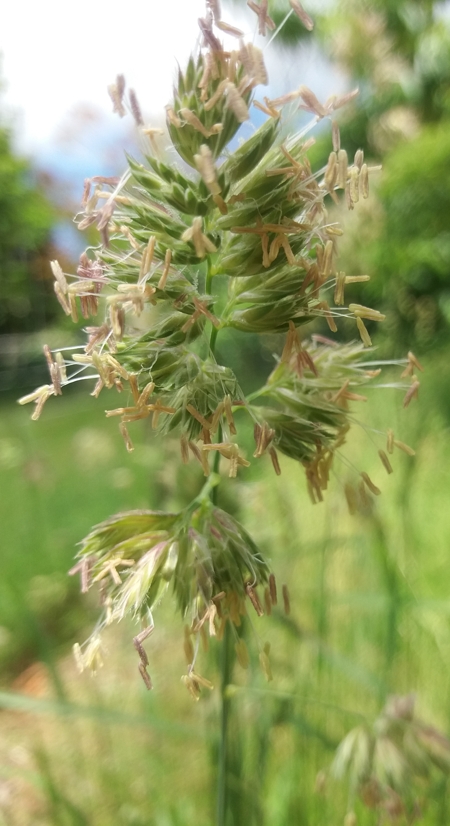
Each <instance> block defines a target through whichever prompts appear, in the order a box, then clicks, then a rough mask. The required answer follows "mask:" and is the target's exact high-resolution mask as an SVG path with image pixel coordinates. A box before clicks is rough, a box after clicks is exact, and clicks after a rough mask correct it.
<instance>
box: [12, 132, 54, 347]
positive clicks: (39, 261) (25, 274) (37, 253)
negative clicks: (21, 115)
mask: <svg viewBox="0 0 450 826" xmlns="http://www.w3.org/2000/svg"><path fill="white" fill-rule="evenodd" d="M53 222H54V214H53V209H52V207H51V205H50V204H49V202H48V200H47V198H46V197H45V194H44V192H43V191H42V190H41V188H40V187H39V185H38V184H37V183H36V176H35V174H34V173H33V169H32V166H31V164H30V162H29V161H28V160H25V159H23V158H18V157H16V156H15V154H14V152H13V149H12V142H11V134H10V132H9V130H8V129H7V128H5V127H1V126H0V333H18V332H27V331H30V330H33V329H38V328H40V327H43V326H44V325H45V324H46V323H48V322H49V321H50V320H51V317H52V316H53V314H54V313H55V312H57V308H58V305H57V302H56V301H55V300H54V296H53V290H52V282H51V280H50V279H49V277H48V274H49V265H48V259H49V258H50V257H51V242H50V230H51V227H52V224H53Z"/></svg>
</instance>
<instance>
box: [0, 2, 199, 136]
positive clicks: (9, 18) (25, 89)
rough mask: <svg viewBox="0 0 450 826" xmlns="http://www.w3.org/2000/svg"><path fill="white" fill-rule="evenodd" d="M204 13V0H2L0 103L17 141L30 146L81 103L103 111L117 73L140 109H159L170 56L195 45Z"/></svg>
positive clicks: (181, 56) (167, 85)
mask: <svg viewBox="0 0 450 826" xmlns="http://www.w3.org/2000/svg"><path fill="white" fill-rule="evenodd" d="M203 13H204V2H203V0H146V2H144V1H143V0H126V2H125V3H119V2H117V0H108V1H107V0H77V2H76V3H63V2H61V0H39V1H38V2H34V0H24V2H23V3H20V2H12V3H5V5H4V7H3V9H2V15H1V34H0V53H1V54H2V58H3V59H2V64H3V65H2V77H3V79H4V81H5V83H6V94H5V95H4V102H5V104H6V106H7V108H9V109H10V110H11V109H12V110H13V115H14V116H15V117H14V125H15V127H16V129H15V131H16V133H17V137H18V144H19V146H20V147H21V148H24V149H26V150H33V149H35V148H37V147H38V146H39V144H42V143H44V142H46V141H48V140H49V139H50V137H51V136H52V135H53V133H54V132H55V129H56V127H57V126H58V124H60V123H61V122H62V121H63V120H64V118H65V116H66V114H67V113H68V112H69V111H70V110H71V109H73V108H74V107H75V106H76V104H77V103H79V102H80V101H82V102H84V103H86V104H90V105H92V106H95V107H99V108H101V109H102V110H104V111H105V112H106V111H107V112H110V111H111V105H110V102H109V98H108V95H107V91H106V88H107V86H108V85H109V84H110V83H113V82H114V79H115V77H116V75H117V74H118V73H123V74H124V75H125V77H126V80H127V85H128V86H129V87H130V86H131V87H134V88H135V89H136V91H137V93H138V97H139V99H140V101H141V105H142V108H143V109H144V111H146V112H148V111H150V112H156V111H158V110H161V109H163V108H164V105H165V103H166V102H167V100H168V98H169V97H170V92H171V86H172V80H173V77H174V71H175V68H176V59H178V60H179V61H180V62H183V61H185V60H186V58H187V56H188V54H189V52H190V50H191V48H192V47H193V45H195V42H196V39H197V37H198V25H197V18H198V17H199V16H200V15H201V14H203ZM2 108H3V105H2Z"/></svg>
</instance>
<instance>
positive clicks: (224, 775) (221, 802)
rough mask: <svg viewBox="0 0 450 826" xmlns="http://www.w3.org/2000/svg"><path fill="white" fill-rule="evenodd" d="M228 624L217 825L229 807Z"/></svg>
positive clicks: (223, 655)
mask: <svg viewBox="0 0 450 826" xmlns="http://www.w3.org/2000/svg"><path fill="white" fill-rule="evenodd" d="M232 643H233V639H232V634H231V629H230V624H229V623H226V625H225V633H224V636H223V641H222V650H221V663H220V664H221V685H220V699H221V708H220V739H219V753H218V758H217V770H218V771H217V809H216V811H217V826H226V823H227V822H228V818H227V813H228V809H229V790H230V783H229V780H230V778H229V774H230V772H229V759H228V755H229V748H228V747H229V740H230V726H229V722H230V714H231V697H230V694H229V691H228V686H229V685H230V683H231V680H232V676H233V666H234V649H233V644H232Z"/></svg>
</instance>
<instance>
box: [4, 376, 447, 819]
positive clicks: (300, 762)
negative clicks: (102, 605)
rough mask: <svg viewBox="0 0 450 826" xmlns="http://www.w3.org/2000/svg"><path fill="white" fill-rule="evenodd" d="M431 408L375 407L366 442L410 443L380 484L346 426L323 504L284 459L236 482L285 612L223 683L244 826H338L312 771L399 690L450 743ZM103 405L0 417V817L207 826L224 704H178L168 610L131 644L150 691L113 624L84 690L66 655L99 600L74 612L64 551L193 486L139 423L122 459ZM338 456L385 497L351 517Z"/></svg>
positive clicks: (73, 402) (179, 656)
mask: <svg viewBox="0 0 450 826" xmlns="http://www.w3.org/2000/svg"><path fill="white" fill-rule="evenodd" d="M431 386H432V385H431V383H430V387H431ZM427 393H428V396H427ZM430 393H431V391H427V387H426V386H425V391H424V394H423V399H421V402H420V406H416V407H411V408H410V409H409V410H408V411H406V412H404V411H403V410H402V409H401V396H400V397H398V398H397V397H394V396H391V395H390V393H389V391H386V392H385V393H384V394H381V393H378V394H377V398H376V399H375V400H374V405H375V407H374V406H373V405H371V408H372V409H371V416H370V420H371V424H372V425H373V426H374V427H375V428H378V429H379V430H384V431H385V430H386V428H387V427H393V428H394V430H395V432H396V434H397V435H398V437H399V438H402V439H403V440H404V441H406V442H409V443H410V444H414V446H415V447H416V448H417V456H416V457H415V458H414V459H411V458H409V457H407V456H405V455H404V454H402V453H398V454H396V455H395V456H394V462H393V464H394V473H393V474H392V476H387V475H386V473H385V471H384V469H383V467H382V465H381V463H380V462H379V459H378V456H377V449H378V448H379V447H383V446H384V438H383V437H382V436H379V435H377V434H376V433H373V432H371V433H366V432H365V430H364V429H362V428H360V429H357V430H356V431H355V433H354V434H353V435H352V437H351V439H350V440H349V441H350V444H349V448H348V449H347V448H345V449H344V451H343V459H342V461H341V462H337V463H336V464H335V467H334V475H333V477H332V480H331V483H330V490H329V491H328V496H327V499H326V502H325V503H323V504H320V505H315V506H313V505H312V504H311V503H310V502H309V499H308V497H307V494H306V485H305V480H304V475H303V471H302V469H301V468H299V467H298V466H296V465H294V464H292V463H289V462H288V461H285V462H283V463H282V475H281V476H280V477H276V476H275V475H274V474H273V471H272V468H271V466H270V462H269V461H268V460H267V461H266V460H265V459H264V458H263V459H262V460H260V461H261V464H260V465H258V466H257V467H256V469H252V470H251V471H250V472H249V473H248V475H247V476H245V472H244V473H242V474H241V475H240V477H239V479H238V480H237V481H236V483H235V488H234V494H233V498H234V500H235V502H239V509H240V518H241V520H242V521H243V522H244V523H245V525H246V526H247V528H248V529H249V531H250V532H251V533H252V535H253V536H254V537H255V539H256V540H257V541H258V542H259V544H260V545H261V547H262V548H263V550H264V551H265V553H266V554H267V556H268V557H269V558H270V560H271V564H272V566H273V569H274V570H275V572H276V575H277V579H278V581H279V582H280V583H282V582H287V583H289V588H290V592H291V605H292V610H291V614H290V616H289V617H286V616H285V615H284V614H283V612H281V611H279V612H274V614H273V615H272V616H271V617H263V618H261V619H257V618H256V616H255V618H254V619H253V617H252V618H251V624H250V622H248V628H247V642H248V647H249V649H250V652H251V666H250V669H249V671H248V672H242V671H240V670H237V671H236V674H235V677H234V681H235V685H236V687H235V689H234V691H233V708H234V712H233V725H234V726H235V727H236V731H235V734H236V738H235V742H236V755H235V759H236V761H237V763H238V764H239V765H240V766H241V767H242V775H241V781H242V782H241V783H240V784H239V788H237V789H236V795H237V796H239V800H240V803H239V806H240V807H241V808H240V811H241V812H242V816H241V822H240V823H239V826H241V823H242V824H245V826H247V823H248V824H250V826H251V824H253V823H255V824H256V823H258V824H267V826H269V825H270V826H272V824H274V825H275V826H291V824H297V823H298V824H301V826H303V825H304V824H305V826H325V824H327V826H334V824H336V826H337V825H338V824H341V823H343V819H344V815H345V812H346V806H347V787H345V786H342V785H341V784H337V783H336V782H335V781H329V783H328V785H327V786H326V789H325V793H324V794H318V793H316V792H315V791H314V786H315V780H316V775H317V772H318V771H319V770H320V769H322V768H327V767H328V766H329V764H330V762H331V760H332V757H333V753H334V749H335V747H336V746H337V744H338V743H339V741H340V740H341V739H342V737H343V736H344V735H345V734H346V732H347V731H348V730H349V729H350V728H352V727H353V726H355V725H357V724H358V723H359V722H360V721H361V720H362V719H368V720H369V721H371V720H372V719H373V718H374V717H375V716H376V715H377V714H378V713H379V711H380V710H381V707H382V706H383V704H384V701H385V699H386V696H387V695H388V694H390V693H396V694H407V693H409V692H411V691H413V692H415V693H416V694H417V709H418V715H419V717H421V718H423V719H425V720H427V721H429V722H431V723H432V724H434V725H438V726H440V727H441V728H442V729H443V730H444V731H450V692H449V671H448V661H449V656H448V655H449V653H450V622H449V615H450V598H449V576H448V574H447V569H448V562H447V557H448V547H449V544H450V543H449V540H450V517H449V513H448V511H449V509H448V506H447V502H446V499H447V491H448V490H449V481H450V480H449V472H448V466H449V458H450V446H449V444H448V440H447V439H446V431H445V422H443V421H442V420H441V419H440V418H439V415H438V414H437V412H435V413H432V412H430V411H432V410H433V406H432V403H431V402H432V399H431V401H430V398H429V395H430ZM106 406H111V405H110V404H109V399H108V398H106V399H105V397H103V398H102V397H101V398H100V400H99V401H94V400H93V399H90V398H89V397H87V398H86V397H84V396H80V395H71V396H69V395H67V397H63V398H62V399H58V400H55V399H51V400H50V402H49V403H48V405H47V407H46V409H45V411H44V413H43V415H42V418H41V419H40V421H39V422H37V423H33V422H30V420H29V411H28V410H27V409H23V408H19V407H17V406H16V405H13V404H12V403H11V404H5V405H4V406H3V407H2V409H1V417H0V468H1V471H2V473H1V480H2V485H1V492H0V517H1V524H2V540H3V541H2V577H1V580H0V646H1V648H0V654H1V662H2V663H3V686H4V691H3V693H2V694H1V704H2V705H3V707H4V709H5V710H4V711H3V712H2V718H1V719H2V720H3V730H4V736H3V738H2V743H3V744H2V746H1V755H0V756H1V765H2V769H1V770H0V771H1V774H0V790H1V789H2V788H3V789H4V793H2V795H0V812H1V811H2V808H3V811H4V814H3V823H4V824H8V826H10V824H12V826H16V824H17V826H18V825H19V824H46V825H47V824H48V826H53V824H57V826H59V824H61V825H62V824H64V825H65V824H89V826H110V824H114V825H115V824H119V825H120V826H122V824H123V826H128V825H129V826H144V824H145V826H148V824H155V826H203V824H205V826H206V824H210V823H212V822H213V820H214V816H213V812H214V808H213V806H214V802H213V796H214V778H213V776H212V770H211V768H210V767H211V763H212V759H211V758H212V756H213V755H214V750H215V748H216V730H217V714H218V702H219V695H218V692H217V691H215V692H212V694H210V695H209V694H208V696H207V697H206V696H205V697H204V698H203V697H202V699H201V701H200V703H198V704H194V703H192V701H191V699H190V697H189V696H188V694H187V692H186V690H185V688H184V686H183V685H182V684H181V682H180V676H181V674H182V673H183V671H184V668H185V666H184V658H183V651H182V628H181V627H180V624H179V622H178V619H176V618H175V617H174V616H173V609H172V605H171V600H170V596H168V597H167V598H166V599H165V600H164V602H163V603H162V605H161V608H160V610H159V611H158V613H157V615H156V617H155V619H156V623H157V626H156V630H155V633H154V634H153V636H152V638H151V639H150V640H149V642H148V645H147V649H148V652H149V658H150V672H151V674H152V678H153V681H154V684H155V690H154V691H153V692H151V693H150V694H147V693H146V692H145V688H144V686H143V684H142V682H141V680H140V678H139V675H138V673H137V662H136V653H135V651H134V650H133V647H132V645H131V637H132V634H133V631H132V628H131V627H130V626H128V625H124V627H123V629H120V628H119V631H118V630H117V629H110V631H109V633H108V636H107V643H108V646H107V647H108V650H109V654H108V657H107V659H106V661H105V665H104V667H103V669H102V670H101V672H100V673H99V675H98V677H97V678H95V679H92V678H90V677H89V676H86V675H82V676H79V675H78V674H77V672H76V670H75V668H74V665H73V663H72V658H71V656H70V655H69V653H68V652H69V643H73V642H74V641H75V640H80V641H81V640H82V639H83V638H84V636H86V635H87V634H88V633H89V629H90V627H91V626H92V625H93V624H94V622H95V616H96V606H95V599H91V598H90V597H89V598H86V597H84V598H83V599H81V597H80V596H79V594H78V583H77V582H75V581H74V579H69V578H68V577H67V576H66V571H67V569H68V568H69V567H70V566H71V564H72V558H73V554H74V546H75V544H76V542H78V541H79V540H80V539H81V538H82V537H83V536H84V535H85V534H86V533H87V532H88V530H89V528H90V527H91V526H92V525H93V524H94V523H95V522H98V521H100V520H102V519H104V518H106V517H107V516H109V515H110V514H112V513H114V512H117V511H119V510H123V509H128V508H142V507H154V508H163V507H164V508H168V509H169V508H172V507H176V506H179V505H180V503H182V502H185V501H187V500H188V498H189V496H190V495H192V490H193V489H194V488H195V489H197V488H198V487H199V486H200V485H201V484H202V478H201V476H199V475H198V472H197V470H196V469H195V468H193V467H192V468H191V467H189V468H182V469H181V470H180V468H179V463H178V447H177V445H169V446H166V445H165V446H164V452H163V450H162V449H161V446H160V445H155V440H154V439H152V435H151V433H150V432H148V430H147V429H146V428H144V427H138V426H136V427H135V431H133V434H132V435H133V438H134V439H135V442H136V450H135V451H134V453H132V454H128V453H127V452H126V450H125V448H124V445H123V443H122V441H121V437H120V434H119V433H118V430H117V424H116V422H114V420H105V418H104V413H103V410H104V408H105V407H106ZM425 411H427V415H426V416H425ZM357 412H358V414H359V413H360V410H359V408H358V410H357ZM363 412H364V411H363ZM250 451H251V445H250V442H249V444H248V445H247V453H250ZM347 457H348V458H347ZM350 462H351V463H352V464H353V465H354V466H356V468H357V470H366V471H367V472H369V474H370V475H371V477H372V478H373V479H374V481H375V482H376V484H378V485H379V486H380V487H381V488H382V491H383V493H382V495H381V496H380V497H377V499H376V501H375V502H374V507H373V509H372V510H371V509H369V510H368V512H367V513H366V514H365V515H357V516H354V517H350V516H349V514H348V510H347V506H346V502H345V497H344V492H343V486H344V483H345V482H346V481H349V480H351V479H352V478H356V471H355V470H353V469H352V467H351V465H350ZM192 474H193V475H192ZM174 484H176V485H177V486H178V490H179V493H178V494H177V496H175V497H174V495H173V493H172V492H171V491H172V489H173V485H174ZM232 484H233V483H232V482H230V483H229V485H232ZM221 495H224V494H222V493H221ZM266 641H269V642H270V643H271V659H272V669H273V673H274V680H273V682H271V683H269V684H268V683H266V682H265V681H264V678H263V675H262V674H261V673H260V669H259V667H258V643H259V642H262V643H264V642H266ZM217 649H218V644H217V643H216V642H215V641H214V640H213V641H212V644H211V648H210V652H209V654H202V657H201V673H204V674H206V675H207V676H208V677H210V678H211V679H212V680H213V681H216V676H217ZM39 661H41V662H44V663H45V665H44V666H42V667H38V666H36V662H39ZM33 664H34V665H33ZM30 665H31V666H32V667H31V670H30V669H28V671H26V672H25V677H24V674H23V672H24V669H26V668H27V667H28V666H30ZM33 669H34V671H33ZM19 674H22V677H19V680H18V682H16V683H14V684H13V685H12V687H11V680H12V679H13V678H16V677H17V675H19ZM27 674H28V675H30V678H29V679H28V680H27ZM33 674H34V678H35V682H36V685H37V687H33V679H32V677H33ZM18 689H20V691H19V690H18ZM24 692H25V693H24ZM18 709H21V710H20V711H19V710H18ZM431 784H432V785H431V789H432V792H431V800H430V802H429V806H428V809H427V813H426V815H425V819H424V822H425V823H426V824H429V825H430V826H431V824H441V823H442V824H443V826H444V824H446V823H448V822H449V821H448V816H447V791H446V784H445V783H444V782H443V781H441V780H440V778H439V776H438V775H436V777H434V776H433V777H432V778H431ZM426 788H428V787H426V786H425V785H424V794H426V791H425V789H426ZM358 807H359V808H358ZM356 811H357V812H358V823H361V824H376V823H378V822H379V821H377V818H376V816H375V815H374V814H371V813H370V812H369V813H367V812H366V811H363V809H362V807H360V804H356ZM398 822H399V823H403V822H405V823H406V821H401V820H399V821H398ZM0 823H2V821H1V819H0ZM230 826H231V825H230ZM234 826H238V824H235V825H234Z"/></svg>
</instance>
